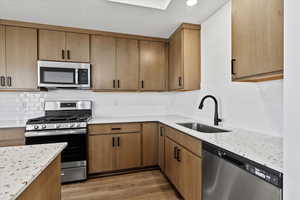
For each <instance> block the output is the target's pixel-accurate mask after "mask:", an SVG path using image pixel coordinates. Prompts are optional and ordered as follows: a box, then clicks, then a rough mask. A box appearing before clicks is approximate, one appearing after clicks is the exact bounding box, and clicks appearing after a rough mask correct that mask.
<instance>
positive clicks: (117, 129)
mask: <svg viewBox="0 0 300 200" xmlns="http://www.w3.org/2000/svg"><path fill="white" fill-rule="evenodd" d="M111 130H112V131H119V130H121V128H111Z"/></svg>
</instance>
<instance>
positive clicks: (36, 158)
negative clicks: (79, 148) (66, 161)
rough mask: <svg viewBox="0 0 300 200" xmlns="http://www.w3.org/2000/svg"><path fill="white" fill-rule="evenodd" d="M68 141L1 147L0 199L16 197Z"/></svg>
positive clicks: (7, 199) (8, 199)
mask: <svg viewBox="0 0 300 200" xmlns="http://www.w3.org/2000/svg"><path fill="white" fill-rule="evenodd" d="M66 146H67V143H54V144H41V145H27V146H14V147H0V180H1V181H0V199H1V200H12V199H16V198H17V197H18V196H19V195H20V194H21V193H22V192H23V191H24V190H25V189H26V188H27V187H28V186H29V185H30V184H31V183H32V182H33V181H34V180H35V179H36V178H37V177H38V175H40V174H41V172H42V171H43V170H44V169H46V168H47V167H48V165H49V164H50V163H51V162H52V161H53V160H54V159H55V158H56V157H57V156H58V155H59V154H60V153H61V151H62V150H63V149H64V148H65V147H66Z"/></svg>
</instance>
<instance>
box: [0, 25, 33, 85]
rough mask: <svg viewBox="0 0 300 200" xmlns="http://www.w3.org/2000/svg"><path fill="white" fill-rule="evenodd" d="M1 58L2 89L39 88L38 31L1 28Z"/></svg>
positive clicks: (11, 27) (9, 27)
mask: <svg viewBox="0 0 300 200" xmlns="http://www.w3.org/2000/svg"><path fill="white" fill-rule="evenodd" d="M4 42H5V46H3V43H4ZM0 57H1V61H0V73H1V75H0V76H1V78H0V80H1V81H0V83H1V84H0V85H1V88H2V89H9V90H11V89H12V90H14V89H17V90H19V89H21V90H23V89H25V90H27V89H36V88H37V76H36V74H37V66H36V61H37V30H36V29H33V28H22V27H14V26H0Z"/></svg>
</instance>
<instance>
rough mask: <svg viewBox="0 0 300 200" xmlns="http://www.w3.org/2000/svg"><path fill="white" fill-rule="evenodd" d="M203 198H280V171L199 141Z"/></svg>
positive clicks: (257, 199) (214, 199)
mask: <svg viewBox="0 0 300 200" xmlns="http://www.w3.org/2000/svg"><path fill="white" fill-rule="evenodd" d="M203 148H204V152H203V200H282V179H283V178H282V177H283V175H282V173H279V172H277V171H274V170H272V169H269V168H267V167H265V166H262V165H260V164H257V163H254V162H252V161H250V160H248V159H245V158H243V157H241V156H238V155H236V154H233V153H231V152H228V151H225V150H223V149H220V148H218V147H216V146H214V145H211V144H206V143H205V144H204V145H203Z"/></svg>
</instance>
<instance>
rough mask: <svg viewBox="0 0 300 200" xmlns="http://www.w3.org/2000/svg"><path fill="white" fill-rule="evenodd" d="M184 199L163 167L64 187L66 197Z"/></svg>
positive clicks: (68, 199) (76, 199)
mask: <svg viewBox="0 0 300 200" xmlns="http://www.w3.org/2000/svg"><path fill="white" fill-rule="evenodd" d="M79 199H80V200H81V199H82V200H181V198H180V197H179V196H178V194H177V193H176V192H175V190H174V189H173V188H172V186H171V185H170V183H169V182H168V181H167V180H166V178H165V177H164V176H163V175H162V174H161V172H160V171H159V170H153V171H145V172H138V173H132V174H125V175H117V176H111V177H104V178H95V179H90V180H88V181H86V182H83V183H75V184H67V185H63V186H62V200H79Z"/></svg>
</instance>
